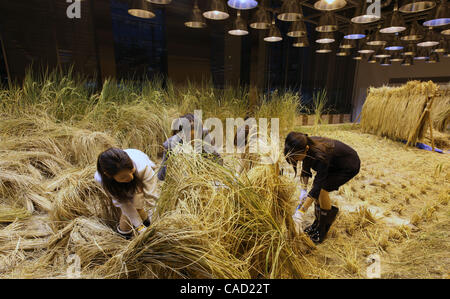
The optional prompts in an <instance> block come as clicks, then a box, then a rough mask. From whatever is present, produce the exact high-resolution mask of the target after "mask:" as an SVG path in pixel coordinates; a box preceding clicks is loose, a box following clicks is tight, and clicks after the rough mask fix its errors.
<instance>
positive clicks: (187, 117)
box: [172, 113, 195, 136]
mask: <svg viewBox="0 0 450 299" xmlns="http://www.w3.org/2000/svg"><path fill="white" fill-rule="evenodd" d="M183 118H185V119H187V120H188V121H189V122H190V123H191V126H192V124H193V123H194V120H195V116H194V114H192V113H187V114H185V115H183V116H180V117H179V118H178V119H183ZM181 130H182V129H178V130H172V136H173V135H175V134H178V133H179V132H180V131H181Z"/></svg>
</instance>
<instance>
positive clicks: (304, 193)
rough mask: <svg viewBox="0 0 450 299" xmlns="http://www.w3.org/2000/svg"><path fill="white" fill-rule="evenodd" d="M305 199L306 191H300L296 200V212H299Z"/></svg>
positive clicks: (306, 196)
mask: <svg viewBox="0 0 450 299" xmlns="http://www.w3.org/2000/svg"><path fill="white" fill-rule="evenodd" d="M306 198H308V191H306V190H305V189H302V190H301V192H300V197H299V198H298V199H299V203H298V206H297V210H300V208H301V207H302V205H303V203H304V202H305V200H306ZM297 210H296V211H297Z"/></svg>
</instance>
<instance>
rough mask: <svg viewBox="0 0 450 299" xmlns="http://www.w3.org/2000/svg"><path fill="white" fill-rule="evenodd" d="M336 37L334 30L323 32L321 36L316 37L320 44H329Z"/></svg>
mask: <svg viewBox="0 0 450 299" xmlns="http://www.w3.org/2000/svg"><path fill="white" fill-rule="evenodd" d="M334 41H335V39H334V36H333V33H332V32H321V33H320V34H319V37H318V38H317V39H316V43H318V44H329V43H334Z"/></svg>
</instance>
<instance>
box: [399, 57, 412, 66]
mask: <svg viewBox="0 0 450 299" xmlns="http://www.w3.org/2000/svg"><path fill="white" fill-rule="evenodd" d="M401 65H402V66H411V65H414V60H413V58H412V56H407V57H405V58H404V59H403V61H402V64H401Z"/></svg>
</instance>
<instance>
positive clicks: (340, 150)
mask: <svg viewBox="0 0 450 299" xmlns="http://www.w3.org/2000/svg"><path fill="white" fill-rule="evenodd" d="M311 139H313V140H315V139H316V140H317V139H320V140H325V142H328V143H329V144H331V145H332V149H331V150H330V152H329V153H328V154H327V155H326V157H325V160H324V161H321V160H318V159H317V158H316V157H314V156H311V153H310V152H309V151H308V153H307V156H306V158H305V159H304V160H303V163H302V172H301V176H302V177H312V174H311V169H313V170H315V171H316V176H315V178H314V182H313V186H312V189H311V191H310V192H309V194H308V196H310V197H312V198H314V199H318V198H319V194H320V190H321V189H323V187H324V186H325V185H327V186H333V185H335V184H338V181H342V179H336V178H346V177H349V178H351V177H353V176H355V175H356V174H357V173H358V172H359V168H360V163H361V162H360V159H359V157H358V154H357V153H356V151H355V150H354V149H353V148H351V147H350V146H348V145H346V144H345V143H343V142H340V141H339V140H333V139H328V138H321V137H311ZM337 187H339V186H336V187H335V188H333V189H337Z"/></svg>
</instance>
